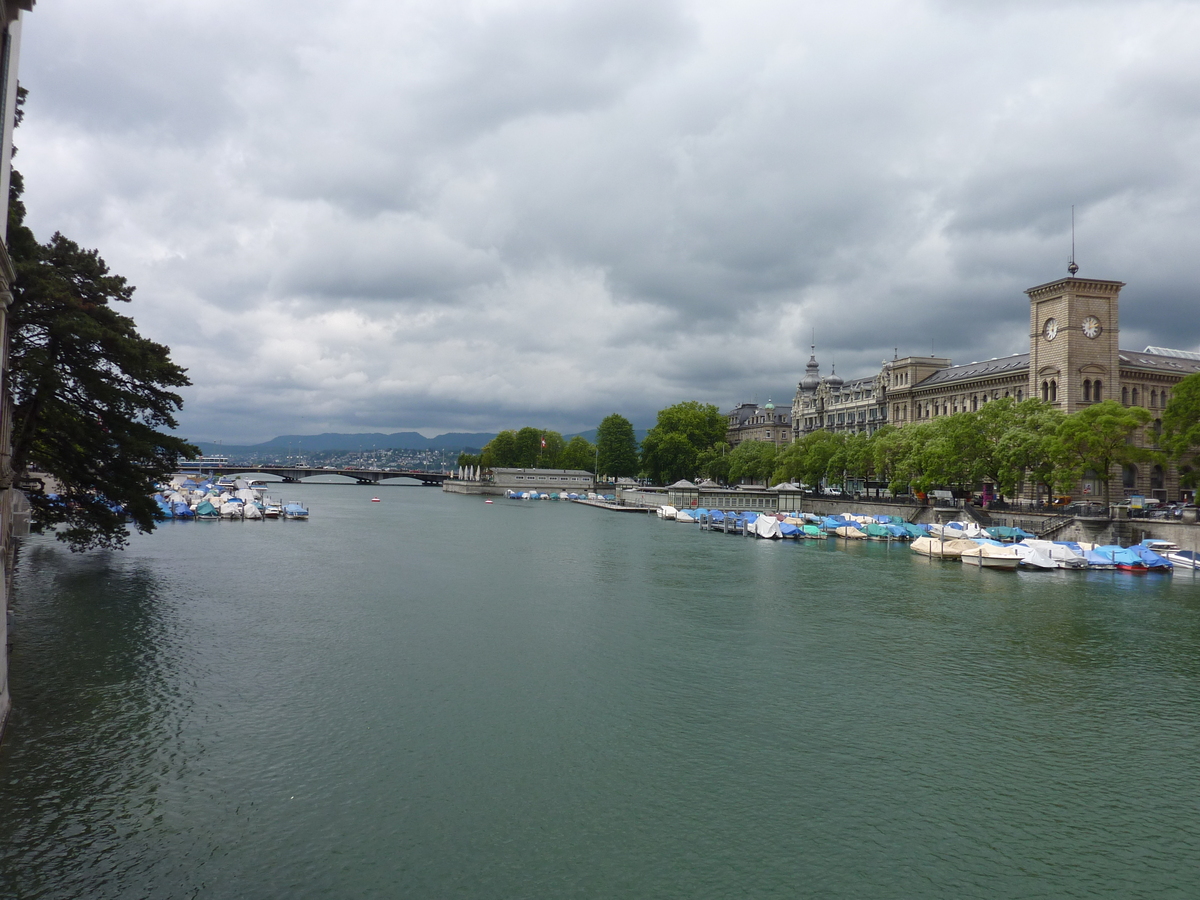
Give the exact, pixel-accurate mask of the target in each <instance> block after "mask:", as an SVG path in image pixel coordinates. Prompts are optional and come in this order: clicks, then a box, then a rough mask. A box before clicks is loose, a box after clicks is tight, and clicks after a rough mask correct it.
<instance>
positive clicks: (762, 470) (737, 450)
mask: <svg viewBox="0 0 1200 900" xmlns="http://www.w3.org/2000/svg"><path fill="white" fill-rule="evenodd" d="M775 455H776V448H775V445H774V444H773V443H769V442H767V441H742V442H741V443H740V444H738V445H737V446H736V447H734V448H733V452H731V453H730V454H729V480H730V481H740V480H742V479H744V478H745V479H749V480H750V481H752V482H766V481H767V480H769V479H770V477H771V475H772V473H774V471H775Z"/></svg>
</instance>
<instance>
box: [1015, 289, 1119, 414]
mask: <svg viewBox="0 0 1200 900" xmlns="http://www.w3.org/2000/svg"><path fill="white" fill-rule="evenodd" d="M1124 286H1125V285H1124V283H1123V282H1120V281H1099V280H1095V279H1090V278H1077V277H1075V274H1074V271H1072V273H1071V276H1070V277H1069V278H1063V279H1060V280H1059V281H1052V282H1050V283H1049V284H1043V285H1039V286H1038V287H1034V288H1030V289H1029V290H1027V291H1026V292H1025V293H1026V294H1027V295H1028V296H1029V326H1030V327H1029V396H1030V397H1040V398H1042V399H1043V400H1047V401H1049V402H1050V403H1053V404H1054V406H1055V407H1056V408H1058V409H1061V410H1062V411H1063V412H1066V413H1073V412H1075V411H1076V410H1078V409H1082V408H1083V407H1085V406H1089V405H1091V404H1092V403H1097V402H1099V401H1101V400H1115V399H1119V398H1120V396H1121V385H1120V380H1119V379H1120V373H1121V367H1120V357H1119V356H1118V351H1117V336H1118V328H1117V321H1118V320H1117V298H1118V297H1119V295H1120V293H1121V288H1123V287H1124Z"/></svg>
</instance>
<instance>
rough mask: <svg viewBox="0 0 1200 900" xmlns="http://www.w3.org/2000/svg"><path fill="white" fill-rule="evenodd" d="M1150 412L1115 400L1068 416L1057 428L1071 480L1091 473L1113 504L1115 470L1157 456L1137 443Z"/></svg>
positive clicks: (1106, 401)
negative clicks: (1112, 487) (1110, 481)
mask: <svg viewBox="0 0 1200 900" xmlns="http://www.w3.org/2000/svg"><path fill="white" fill-rule="evenodd" d="M1150 418H1151V417H1150V411H1149V410H1147V409H1143V408H1142V407H1140V406H1129V407H1125V406H1122V405H1121V404H1120V403H1118V402H1117V401H1115V400H1105V401H1103V402H1102V403H1093V404H1092V405H1091V406H1088V407H1085V408H1084V409H1081V410H1079V412H1076V413H1072V414H1071V415H1069V416H1066V417H1065V418H1064V419H1063V420H1062V422H1061V424H1060V425H1059V426H1058V433H1057V435H1056V437H1057V443H1058V449H1059V453H1060V457H1061V459H1062V462H1063V464H1064V468H1066V469H1067V470H1068V471H1069V473H1070V477H1071V480H1072V481H1076V480H1078V479H1079V478H1082V477H1083V475H1084V474H1085V473H1086V472H1087V471H1088V470H1091V471H1093V472H1095V477H1096V478H1097V479H1099V480H1100V481H1102V482H1104V502H1105V504H1108V503H1110V502H1111V491H1110V489H1109V479H1110V478H1111V477H1112V468H1113V467H1114V466H1118V465H1132V464H1133V463H1135V462H1141V461H1143V460H1146V459H1150V458H1152V457H1153V456H1154V453H1153V452H1151V451H1149V450H1146V449H1145V448H1143V447H1139V446H1138V445H1137V444H1136V443H1134V437H1135V434H1136V432H1137V430H1138V429H1139V428H1144V427H1145V426H1146V424H1147V423H1148V422H1149V421H1150Z"/></svg>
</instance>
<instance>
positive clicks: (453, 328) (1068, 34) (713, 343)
mask: <svg viewBox="0 0 1200 900" xmlns="http://www.w3.org/2000/svg"><path fill="white" fill-rule="evenodd" d="M213 12H214V8H213V6H212V5H211V4H208V3H203V4H202V3H199V2H196V0H176V2H168V0H156V2H153V3H151V2H149V0H114V2H111V3H106V4H95V3H87V2H83V0H42V2H40V3H38V4H37V6H35V7H34V10H33V12H32V13H28V14H26V16H25V20H24V22H25V25H24V34H23V39H22V40H23V43H22V48H21V84H22V85H23V86H24V87H26V88H27V89H28V90H29V92H30V93H29V100H28V102H27V104H26V107H25V121H24V124H23V125H22V127H21V128H20V130H19V131H18V133H17V135H16V143H17V145H18V147H19V148H20V154H19V156H18V157H17V159H16V160H15V165H16V167H17V168H18V169H20V170H21V172H22V173H23V175H24V177H25V183H26V194H25V201H26V204H27V207H28V210H29V213H28V218H27V223H28V224H29V225H30V226H31V227H32V228H33V230H34V232H35V233H36V234H37V236H38V237H39V238H40V239H41V240H46V239H48V238H49V236H50V235H51V234H52V233H53V232H54V231H62V232H63V233H64V234H66V235H67V236H69V237H71V238H72V239H74V240H76V241H78V242H80V243H81V244H83V245H84V246H87V247H95V248H97V249H99V251H100V253H101V255H102V256H103V257H104V258H105V260H106V261H107V262H108V263H109V265H110V267H111V268H112V269H113V271H115V272H117V273H119V274H122V275H124V276H126V277H127V278H128V279H129V280H130V281H131V282H132V283H133V284H135V285H137V292H136V293H135V295H134V302H133V304H132V307H131V309H130V310H129V312H130V314H131V315H132V316H133V317H134V318H135V320H136V321H137V323H138V326H139V329H140V330H141V332H142V333H143V334H144V335H146V336H147V337H150V338H152V339H154V340H157V341H161V342H163V343H165V344H168V345H169V346H170V347H171V349H172V355H173V357H174V359H175V360H176V361H177V362H178V363H180V364H181V365H183V366H185V367H187V368H188V370H189V373H190V376H191V378H192V380H193V386H192V387H190V388H188V389H186V390H185V391H184V397H185V407H184V410H183V413H182V415H181V428H180V431H181V433H182V434H184V435H186V436H187V437H189V438H190V439H193V440H206V441H207V440H223V441H225V442H227V443H242V444H249V443H256V442H259V441H263V440H267V439H269V438H271V437H274V436H275V435H278V434H316V433H320V432H381V433H392V432H398V431H419V432H421V433H422V434H425V435H427V436H432V435H435V434H438V433H442V432H449V431H461V432H495V431H498V430H500V429H502V428H515V427H521V426H523V425H534V426H537V427H546V428H553V429H555V430H558V431H562V432H565V433H570V432H579V431H585V430H588V429H590V428H593V427H595V425H596V424H597V423H598V422H599V420H600V419H601V418H602V417H603V416H605V415H607V414H608V413H610V412H614V411H615V412H619V413H621V414H622V415H625V416H626V417H627V418H629V419H631V420H632V421H633V422H634V423H635V424H636V425H637V426H638V427H647V426H648V425H649V424H652V423H653V417H654V413H655V411H656V410H658V409H660V408H662V407H664V406H667V405H669V404H671V403H676V402H679V401H681V400H689V399H697V400H701V401H704V402H711V403H716V404H718V405H719V406H720V407H721V408H722V409H723V410H725V409H729V408H730V407H732V406H733V405H735V404H736V403H738V402H741V401H745V400H757V401H759V402H765V401H766V400H768V399H773V400H774V401H775V402H776V404H784V405H786V404H789V403H790V401H791V397H792V395H793V393H794V391H795V385H796V382H797V381H798V380H799V379H800V378H801V377H802V376H803V374H804V364H805V363H806V362H807V360H808V356H809V345H810V344H811V343H812V342H813V340H814V335H815V342H816V345H817V355H818V358H819V360H820V362H821V365H822V372H823V373H828V372H829V371H830V367H831V365H833V364H835V363H836V366H837V372H838V374H839V375H841V376H842V377H844V378H851V377H860V376H865V375H870V374H873V373H874V372H877V371H878V369H879V365H880V362H881V360H883V359H885V358H891V357H892V355H893V353H894V352H897V351H898V352H899V354H900V355H901V356H904V355H908V354H926V353H929V352H935V353H936V354H937V355H939V356H947V357H950V358H952V359H953V360H954V361H955V362H956V363H966V362H971V361H974V360H980V359H987V358H991V357H997V356H1004V355H1007V354H1010V353H1020V352H1025V351H1026V350H1027V348H1028V330H1029V313H1028V301H1027V298H1026V297H1025V295H1024V293H1023V292H1024V290H1025V289H1027V288H1029V287H1031V286H1033V285H1037V284H1041V283H1044V282H1048V281H1052V280H1054V279H1057V278H1059V277H1063V276H1064V275H1065V274H1066V264H1067V261H1068V258H1069V256H1070V252H1071V208H1072V206H1074V208H1075V240H1076V258H1077V261H1078V262H1079V265H1080V275H1081V276H1082V277H1094V278H1104V279H1115V280H1120V281H1123V282H1125V283H1126V284H1127V287H1126V288H1125V289H1124V291H1123V293H1122V297H1121V330H1122V335H1121V345H1122V347H1123V348H1126V349H1135V350H1136V349H1141V348H1143V347H1145V346H1147V345H1151V344H1153V345H1162V346H1170V347H1176V348H1179V349H1185V350H1197V349H1200V316H1198V315H1197V303H1196V297H1197V286H1198V285H1200V254H1197V253H1196V252H1195V251H1194V249H1193V245H1194V243H1195V241H1196V237H1197V235H1198V234H1200V202H1198V198H1200V192H1198V190H1197V189H1198V187H1200V153H1198V152H1197V150H1198V149H1200V99H1198V98H1200V57H1198V55H1197V54H1196V53H1195V47H1196V46H1198V45H1200V7H1198V6H1197V5H1196V4H1194V3H1187V2H1159V3H1104V2H1101V3H1086V4H1085V3H1081V2H1062V3H1054V2H1051V3H1038V4H1035V3H1030V2H1026V0H1009V2H1000V3H993V4H987V5H986V6H977V5H974V4H961V3H953V2H948V0H944V2H938V0H927V2H907V3H897V2H885V0H878V2H872V0H862V2H855V3H853V4H850V5H846V6H839V7H837V8H836V9H835V8H831V7H829V6H828V5H826V4H799V5H798V4H794V3H782V2H775V0H758V2H746V3H742V4H738V5H737V6H736V7H734V6H732V5H729V4H720V3H714V2H695V0H639V2H632V0H609V2H607V3H603V4H600V3H594V2H593V3H585V2H554V3H551V2H544V0H462V2H439V3H431V2H421V0H413V2H407V3H400V4H395V5H394V6H393V5H379V4H368V3H365V2H361V0H351V2H347V3H343V4H328V3H316V2H312V0H289V2H287V3H284V2H282V0H262V2H257V3H254V4H243V5H238V6H236V7H226V8H222V9H221V12H222V15H221V16H220V17H215V16H213V15H212V13H213Z"/></svg>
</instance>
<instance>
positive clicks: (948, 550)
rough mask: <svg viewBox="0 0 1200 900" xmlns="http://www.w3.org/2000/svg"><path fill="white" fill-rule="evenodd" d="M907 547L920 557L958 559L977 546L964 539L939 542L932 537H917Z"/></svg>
mask: <svg viewBox="0 0 1200 900" xmlns="http://www.w3.org/2000/svg"><path fill="white" fill-rule="evenodd" d="M908 546H909V547H911V548H912V551H913V552H914V553H919V554H921V556H930V557H933V558H935V559H958V558H959V557H961V556H962V554H963V551H964V550H970V549H972V548H973V547H978V546H979V545H978V544H976V543H975V542H974V541H968V540H965V539H956V540H948V541H940V540H938V539H937V538H932V537H919V538H916V539H915V540H913V542H912V543H911V544H909V545H908Z"/></svg>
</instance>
